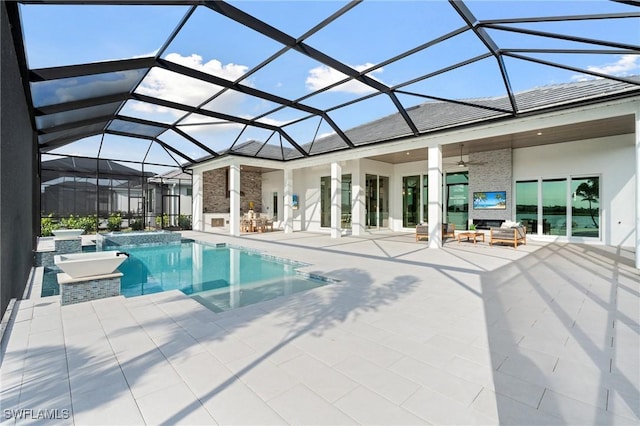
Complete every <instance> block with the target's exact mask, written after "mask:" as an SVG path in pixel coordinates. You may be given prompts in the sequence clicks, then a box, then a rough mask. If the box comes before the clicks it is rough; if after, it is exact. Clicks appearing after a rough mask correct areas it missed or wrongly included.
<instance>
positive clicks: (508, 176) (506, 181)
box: [469, 148, 513, 221]
mask: <svg viewBox="0 0 640 426" xmlns="http://www.w3.org/2000/svg"><path fill="white" fill-rule="evenodd" d="M469 161H471V162H475V163H481V164H469V220H470V221H471V220H473V219H500V220H511V218H512V208H511V207H512V205H513V199H512V198H511V197H512V194H513V193H512V191H511V185H512V175H513V173H512V165H511V162H512V152H511V148H507V149H500V150H496V151H485V152H472V153H470V154H469ZM487 191H506V192H507V208H506V210H474V209H473V193H474V192H487Z"/></svg>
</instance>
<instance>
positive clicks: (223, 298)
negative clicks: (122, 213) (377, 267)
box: [42, 240, 331, 312]
mask: <svg viewBox="0 0 640 426" xmlns="http://www.w3.org/2000/svg"><path fill="white" fill-rule="evenodd" d="M118 249H119V250H121V251H126V252H127V253H129V258H128V259H127V260H126V261H125V262H123V263H122V265H120V267H119V268H118V269H119V270H120V272H122V273H123V274H124V275H123V277H122V278H121V286H120V294H122V295H123V296H125V297H133V296H139V295H143V294H151V293H158V292H162V291H168V290H180V291H182V292H183V293H184V294H186V295H188V296H190V297H192V298H193V299H195V300H197V301H198V302H200V303H202V304H203V305H205V306H207V307H208V308H209V309H211V310H213V311H216V312H221V311H226V310H229V309H233V308H237V307H241V306H245V305H250V304H253V303H257V302H261V301H265V300H270V299H273V298H275V297H279V296H284V295H287V294H292V293H296V292H299V291H304V290H308V289H311V288H315V287H319V286H323V285H326V284H329V283H330V282H331V281H330V280H327V279H323V278H321V277H313V276H308V275H305V274H302V273H300V272H298V271H297V268H299V267H301V266H304V264H302V263H295V262H291V261H287V260H284V259H276V258H273V257H270V256H265V255H263V254H261V253H259V252H256V251H251V250H248V249H244V248H238V247H231V246H226V245H221V246H215V245H211V244H205V243H201V242H198V241H192V240H184V241H183V242H181V243H177V244H162V245H158V244H154V245H149V244H147V245H144V246H121V247H119V248H118ZM58 272H59V271H57V270H53V269H51V270H49V271H46V272H45V274H44V275H45V278H44V281H43V284H42V296H49V295H53V294H57V292H58V283H57V280H56V274H57V273H58Z"/></svg>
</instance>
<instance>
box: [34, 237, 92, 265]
mask: <svg viewBox="0 0 640 426" xmlns="http://www.w3.org/2000/svg"><path fill="white" fill-rule="evenodd" d="M80 252H82V238H80V237H73V238H54V239H53V244H51V245H50V246H49V248H44V249H38V250H37V251H36V252H35V264H36V266H44V267H47V268H50V267H52V266H54V265H55V264H54V262H53V258H54V257H55V256H56V255H58V254H69V253H80Z"/></svg>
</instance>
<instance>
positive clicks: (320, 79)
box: [305, 63, 383, 95]
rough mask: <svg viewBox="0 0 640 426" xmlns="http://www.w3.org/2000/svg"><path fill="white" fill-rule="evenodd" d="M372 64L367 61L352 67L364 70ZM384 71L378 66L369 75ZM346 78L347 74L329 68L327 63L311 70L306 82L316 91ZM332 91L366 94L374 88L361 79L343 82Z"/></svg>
mask: <svg viewBox="0 0 640 426" xmlns="http://www.w3.org/2000/svg"><path fill="white" fill-rule="evenodd" d="M372 66H373V64H370V63H366V64H362V65H356V66H354V67H352V68H353V69H355V70H357V71H364V70H366V69H368V68H371V67H372ZM382 71H383V68H378V69H377V70H375V71H373V72H371V73H369V77H372V76H371V74H380V73H382ZM345 78H347V75H345V74H343V73H341V72H340V71H337V70H335V69H333V68H329V67H328V66H326V65H320V66H319V67H316V68H313V69H311V70H309V75H308V77H307V79H306V81H305V83H306V85H307V89H309V90H311V91H314V92H315V91H316V90H320V89H323V88H325V87H327V86H329V85H331V84H334V83H337V82H338V81H341V80H344V79H345ZM373 78H374V79H375V80H378V79H377V78H375V77H373ZM378 81H380V80H378ZM330 91H335V92H347V93H354V94H363V95H364V94H367V93H371V92H372V91H373V89H372V88H371V87H369V86H367V85H366V84H363V83H360V82H359V81H356V80H350V81H349V82H347V83H344V84H341V85H339V86H336V87H334V88H332V89H330Z"/></svg>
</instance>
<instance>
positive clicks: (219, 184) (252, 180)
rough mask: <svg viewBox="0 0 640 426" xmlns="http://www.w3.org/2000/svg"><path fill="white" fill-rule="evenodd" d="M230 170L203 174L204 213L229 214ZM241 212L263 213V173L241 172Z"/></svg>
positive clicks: (217, 170)
mask: <svg viewBox="0 0 640 426" xmlns="http://www.w3.org/2000/svg"><path fill="white" fill-rule="evenodd" d="M227 173H228V169H216V170H208V171H206V172H203V173H202V206H203V209H204V213H229V208H230V207H229V206H230V202H231V200H230V198H229V196H228V195H229V194H228V178H227ZM240 193H241V194H240V211H242V212H246V211H248V210H249V201H253V203H254V206H253V210H254V211H255V212H257V213H261V212H262V173H260V172H250V171H244V170H241V171H240Z"/></svg>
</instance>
